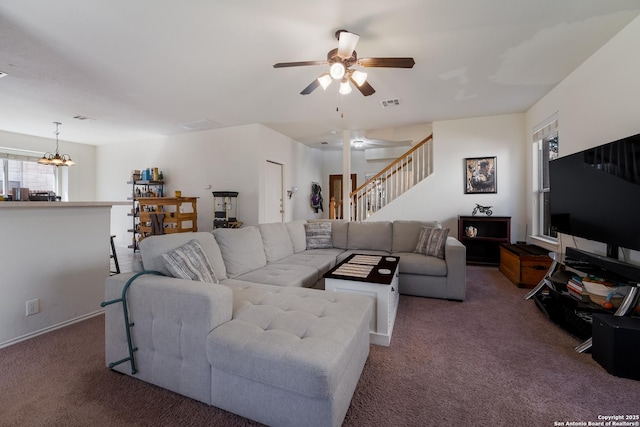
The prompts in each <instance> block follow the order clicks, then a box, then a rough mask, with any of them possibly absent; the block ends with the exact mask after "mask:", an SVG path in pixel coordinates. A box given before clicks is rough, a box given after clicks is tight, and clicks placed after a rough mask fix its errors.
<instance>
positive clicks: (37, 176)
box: [0, 150, 57, 195]
mask: <svg viewBox="0 0 640 427" xmlns="http://www.w3.org/2000/svg"><path fill="white" fill-rule="evenodd" d="M38 158H39V157H36V156H30V155H25V154H14V153H12V152H3V151H2V150H0V194H3V195H4V194H12V190H13V189H14V188H21V187H22V188H28V189H29V192H49V191H53V192H56V189H57V171H56V169H57V168H55V167H52V166H47V165H40V164H38Z"/></svg>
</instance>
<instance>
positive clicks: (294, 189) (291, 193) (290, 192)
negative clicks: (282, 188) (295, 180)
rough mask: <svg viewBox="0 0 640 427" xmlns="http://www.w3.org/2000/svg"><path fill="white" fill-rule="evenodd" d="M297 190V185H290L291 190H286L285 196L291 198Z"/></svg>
mask: <svg viewBox="0 0 640 427" xmlns="http://www.w3.org/2000/svg"><path fill="white" fill-rule="evenodd" d="M297 192H298V187H291V190H287V196H289V198H291V197H292V196H293V195H294V194H296V193H297Z"/></svg>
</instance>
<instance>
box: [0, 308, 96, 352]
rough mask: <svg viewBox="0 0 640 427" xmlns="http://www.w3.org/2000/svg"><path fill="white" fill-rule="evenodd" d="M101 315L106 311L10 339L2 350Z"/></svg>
mask: <svg viewBox="0 0 640 427" xmlns="http://www.w3.org/2000/svg"><path fill="white" fill-rule="evenodd" d="M101 314H104V309H101V310H98V311H94V312H92V313H87V314H85V315H82V316H79V317H76V318H74V319H70V320H67V321H65V322H62V323H58V324H56V325H51V326H48V327H46V328H43V329H40V330H37V331H34V332H31V333H28V334H26V335H22V336H19V337H17V338H13V339H10V340H9V341H5V342H2V343H0V348H5V347H9V346H10V345H13V344H17V343H19V342H22V341H26V340H28V339H31V338H34V337H37V336H38V335H42V334H46V333H47V332H51V331H55V330H56V329H60V328H64V327H65V326H69V325H72V324H74V323H78V322H82V321H83V320H87V319H90V318H92V317H96V316H99V315H101Z"/></svg>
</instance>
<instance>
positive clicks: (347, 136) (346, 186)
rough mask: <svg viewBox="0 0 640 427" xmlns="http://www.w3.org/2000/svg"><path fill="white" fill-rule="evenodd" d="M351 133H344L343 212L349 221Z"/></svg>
mask: <svg viewBox="0 0 640 427" xmlns="http://www.w3.org/2000/svg"><path fill="white" fill-rule="evenodd" d="M350 193H351V132H349V130H343V131H342V212H343V215H342V216H343V218H344V219H346V220H347V221H349V220H350V218H351V199H350V197H349V194H350Z"/></svg>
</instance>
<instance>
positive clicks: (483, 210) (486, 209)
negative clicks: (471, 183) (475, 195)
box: [471, 203, 493, 216]
mask: <svg viewBox="0 0 640 427" xmlns="http://www.w3.org/2000/svg"><path fill="white" fill-rule="evenodd" d="M492 207H493V206H482V205H479V204H477V203H476V207H475V208H473V211H472V212H471V215H473V216H476V214H477V213H478V212H480V213H483V214H485V215H486V216H491V215H493V211H492V210H491V208H492Z"/></svg>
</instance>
